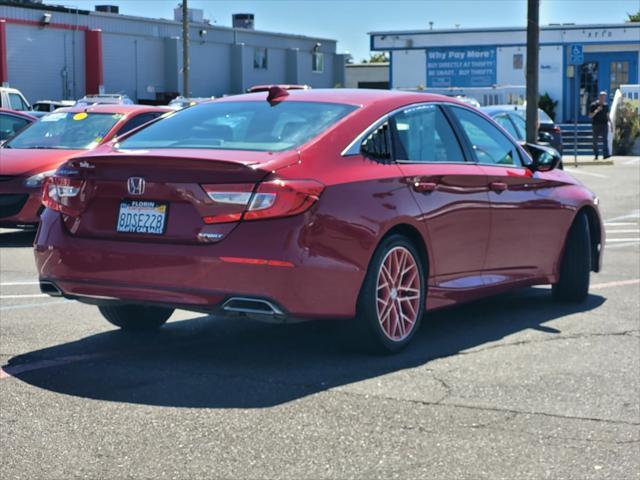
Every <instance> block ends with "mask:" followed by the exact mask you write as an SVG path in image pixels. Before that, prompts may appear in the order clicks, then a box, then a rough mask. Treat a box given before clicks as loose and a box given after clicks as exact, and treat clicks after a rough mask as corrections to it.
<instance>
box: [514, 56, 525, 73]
mask: <svg viewBox="0 0 640 480" xmlns="http://www.w3.org/2000/svg"><path fill="white" fill-rule="evenodd" d="M523 64H524V55H522V54H521V53H515V54H514V55H513V69H514V70H522V66H523Z"/></svg>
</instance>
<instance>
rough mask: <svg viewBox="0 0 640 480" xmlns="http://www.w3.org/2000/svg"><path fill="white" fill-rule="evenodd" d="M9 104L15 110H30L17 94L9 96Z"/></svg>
mask: <svg viewBox="0 0 640 480" xmlns="http://www.w3.org/2000/svg"><path fill="white" fill-rule="evenodd" d="M9 103H10V104H11V108H13V109H14V110H29V105H27V104H26V103H25V102H24V100H23V99H22V97H21V96H20V95H18V94H17V93H10V94H9Z"/></svg>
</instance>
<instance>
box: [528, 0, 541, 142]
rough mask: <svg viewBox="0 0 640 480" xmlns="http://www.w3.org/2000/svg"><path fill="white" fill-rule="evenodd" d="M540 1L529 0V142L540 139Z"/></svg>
mask: <svg viewBox="0 0 640 480" xmlns="http://www.w3.org/2000/svg"><path fill="white" fill-rule="evenodd" d="M539 13H540V1H539V0H528V1H527V143H536V142H537V140H538V71H539V70H538V60H539V44H540V25H539Z"/></svg>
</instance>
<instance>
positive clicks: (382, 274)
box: [376, 247, 422, 342]
mask: <svg viewBox="0 0 640 480" xmlns="http://www.w3.org/2000/svg"><path fill="white" fill-rule="evenodd" d="M421 282H422V280H421V278H420V270H419V269H418V264H417V262H416V259H415V258H414V256H413V255H412V253H411V252H410V251H409V250H408V249H406V248H405V247H394V248H392V249H391V250H389V251H388V252H387V254H386V256H385V257H384V260H383V261H382V264H381V265H380V270H379V271H378V280H377V283H376V308H377V312H378V322H380V326H381V327H382V331H383V332H384V334H385V335H386V337H387V338H389V339H390V340H392V341H394V342H399V341H402V340H404V339H405V338H407V337H408V336H409V335H410V334H411V332H412V331H413V328H414V327H415V325H416V322H417V320H418V312H419V311H420V297H421V295H420V293H421V288H422V284H421Z"/></svg>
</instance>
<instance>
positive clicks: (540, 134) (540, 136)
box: [538, 132, 553, 143]
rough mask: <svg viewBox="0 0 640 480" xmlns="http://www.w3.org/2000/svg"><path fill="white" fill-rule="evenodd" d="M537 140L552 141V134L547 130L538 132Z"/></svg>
mask: <svg viewBox="0 0 640 480" xmlns="http://www.w3.org/2000/svg"><path fill="white" fill-rule="evenodd" d="M538 141H540V142H545V143H551V142H552V141H553V136H552V135H551V134H550V133H549V132H538Z"/></svg>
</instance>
